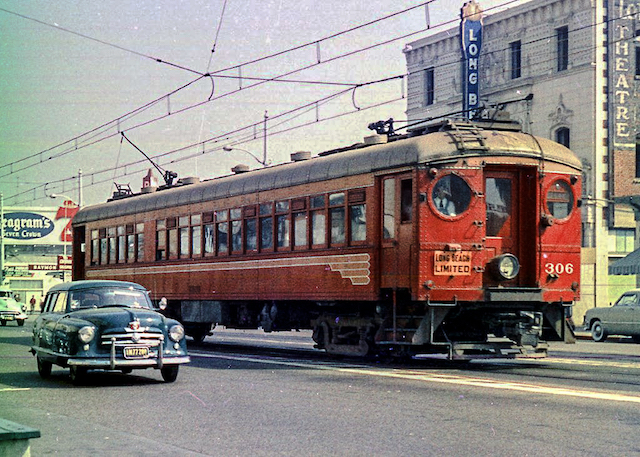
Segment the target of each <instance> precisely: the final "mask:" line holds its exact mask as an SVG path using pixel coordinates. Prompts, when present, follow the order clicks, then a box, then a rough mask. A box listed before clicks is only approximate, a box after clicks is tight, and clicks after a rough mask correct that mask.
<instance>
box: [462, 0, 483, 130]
mask: <svg viewBox="0 0 640 457" xmlns="http://www.w3.org/2000/svg"><path fill="white" fill-rule="evenodd" d="M460 19H461V22H460V38H461V42H462V43H461V45H462V94H463V97H464V98H463V100H462V109H463V110H464V112H465V113H466V116H467V117H468V118H469V119H471V118H473V117H474V116H475V114H476V109H477V108H478V106H479V102H480V99H479V97H480V90H479V81H478V59H479V57H480V48H481V47H482V9H481V8H480V5H478V2H477V1H476V0H471V1H469V2H467V3H465V4H464V5H463V6H462V8H461V9H460Z"/></svg>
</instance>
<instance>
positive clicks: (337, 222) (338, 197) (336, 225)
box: [329, 192, 345, 245]
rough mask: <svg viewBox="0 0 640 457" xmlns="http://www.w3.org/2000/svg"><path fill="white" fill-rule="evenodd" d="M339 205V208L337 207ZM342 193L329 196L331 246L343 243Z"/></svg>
mask: <svg viewBox="0 0 640 457" xmlns="http://www.w3.org/2000/svg"><path fill="white" fill-rule="evenodd" d="M337 205H340V206H337ZM344 219H345V210H344V192H340V193H337V194H330V195H329V223H330V225H331V232H330V236H331V238H330V243H331V245H336V244H343V243H344V241H345V223H344Z"/></svg>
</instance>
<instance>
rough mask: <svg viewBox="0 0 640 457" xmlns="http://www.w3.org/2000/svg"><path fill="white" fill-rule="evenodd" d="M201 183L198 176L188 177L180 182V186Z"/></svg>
mask: <svg viewBox="0 0 640 457" xmlns="http://www.w3.org/2000/svg"><path fill="white" fill-rule="evenodd" d="M199 182H200V178H198V177H197V176H187V177H185V178H180V179H179V180H178V184H179V185H182V186H186V185H188V184H197V183H199Z"/></svg>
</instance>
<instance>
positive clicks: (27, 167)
mask: <svg viewBox="0 0 640 457" xmlns="http://www.w3.org/2000/svg"><path fill="white" fill-rule="evenodd" d="M433 1H435V0H429V1H427V2H423V3H421V4H419V5H416V6H413V7H410V8H407V9H405V10H402V11H399V12H396V13H392V14H389V15H387V16H384V17H382V18H378V19H376V20H373V21H369V22H367V23H365V24H361V25H359V26H355V27H352V28H350V29H347V30H344V31H342V32H338V33H335V34H333V35H329V36H327V37H325V38H322V39H320V40H315V41H312V42H308V43H305V44H303V45H299V46H296V47H293V48H289V49H287V50H285V51H281V52H278V53H274V54H270V55H268V56H265V57H261V58H258V59H254V60H251V61H248V62H245V63H242V64H239V65H235V66H231V67H227V68H224V69H221V70H218V71H216V72H215V73H214V74H203V75H201V76H200V77H199V78H196V79H195V80H193V81H191V82H189V83H187V84H185V85H183V86H181V87H180V88H178V89H175V90H174V91H172V92H170V93H168V94H165V95H163V96H161V97H158V98H156V99H155V100H154V101H152V102H149V103H148V104H146V105H143V107H148V106H152V105H155V104H156V103H158V102H159V101H161V100H164V99H165V98H167V97H169V96H170V95H173V94H175V93H177V92H178V91H180V90H182V89H184V88H186V87H187V86H189V85H191V84H193V83H194V82H196V81H198V80H200V79H202V78H203V77H208V76H216V77H225V78H238V77H239V76H227V75H218V73H222V72H225V71H228V70H231V69H237V68H240V67H243V66H247V65H251V64H253V63H256V62H260V61H263V60H266V59H269V58H273V57H276V56H279V55H282V54H285V53H287V52H292V51H295V50H298V49H301V48H304V47H307V46H310V45H312V44H316V43H319V42H321V41H326V40H329V39H332V38H335V37H337V36H340V35H343V34H346V33H349V32H352V31H354V30H357V29H359V28H362V27H366V26H369V25H372V24H375V23H378V22H380V21H383V20H385V19H388V18H391V17H394V16H397V15H399V14H403V13H405V12H408V11H411V10H413V9H415V8H417V7H421V6H424V5H426V4H429V3H431V2H433ZM518 1H520V0H509V1H506V2H504V3H502V4H500V5H496V6H494V7H492V8H488V9H487V10H486V11H490V10H493V9H497V8H502V7H505V6H508V5H509V4H512V3H515V2H518ZM0 11H3V9H2V8H0ZM457 20H458V19H455V20H450V21H446V22H443V23H441V24H438V25H436V26H428V27H427V28H424V29H421V30H418V31H415V32H410V33H408V34H404V35H401V36H397V37H395V38H391V39H388V40H385V41H382V42H379V43H376V44H374V45H371V46H367V47H364V48H360V49H357V50H354V51H351V52H347V53H344V54H340V55H338V56H335V57H333V58H330V59H326V60H323V61H321V62H316V63H313V64H310V65H307V66H304V67H301V68H298V69H296V70H293V71H290V72H287V73H284V74H281V75H278V76H275V77H272V78H256V79H258V80H259V82H257V83H255V84H252V85H250V86H246V87H244V88H241V89H239V90H235V91H231V92H229V93H227V94H223V95H222V96H218V97H215V98H213V97H211V96H210V97H209V98H208V99H207V100H206V101H204V102H200V103H196V104H193V105H190V106H188V107H186V108H184V109H181V110H178V111H174V112H172V113H170V114H167V115H163V116H159V117H156V118H154V119H152V120H151V121H147V122H143V123H140V124H137V125H135V126H133V127H129V128H128V129H127V130H131V129H133V128H139V127H143V126H146V125H149V124H151V123H153V122H157V121H159V120H162V119H165V118H166V117H168V116H170V115H176V114H180V113H183V112H186V111H188V110H190V109H193V108H197V107H200V106H202V105H203V104H205V103H208V102H211V101H215V100H218V99H220V98H222V97H226V96H228V95H233V94H236V93H238V92H240V90H246V89H250V88H253V87H256V86H259V85H262V84H265V83H267V82H276V81H280V80H282V78H285V77H287V76H290V75H292V74H295V73H299V72H301V71H304V70H308V69H310V68H313V67H315V66H317V65H321V64H326V63H329V62H333V61H335V60H338V59H342V58H346V57H350V56H353V55H356V54H358V53H361V52H365V51H368V50H371V49H374V48H376V47H379V46H383V45H386V44H389V43H392V42H394V41H398V40H401V39H405V38H408V37H410V36H413V35H416V34H418V33H423V32H425V31H427V30H432V29H434V28H438V27H443V26H445V25H449V24H451V23H452V22H456V21H457ZM242 78H243V79H249V78H246V77H242ZM296 82H297V81H296ZM315 83H317V84H322V82H319V81H316V82H315ZM139 109H142V107H141V108H139ZM139 109H138V108H137V109H135V110H132V111H130V112H129V113H128V114H127V115H126V116H129V117H130V116H131V115H133V114H134V113H136V112H137V111H138V110H139ZM123 118H124V116H120V117H118V118H116V119H114V120H111V121H109V122H107V123H105V124H103V125H102V126H109V125H111V124H113V123H115V122H120V121H121V120H122V119H123ZM99 128H100V127H99ZM95 130H96V129H93V130H92V131H90V132H93V131H95ZM118 134H119V133H114V134H111V135H107V136H106V137H104V138H103V140H106V139H109V138H112V137H114V136H116V135H118ZM84 135H85V134H82V135H79V136H76V137H74V138H72V139H71V140H68V141H66V142H63V143H60V144H59V145H58V146H61V145H65V144H68V143H70V142H73V141H76V142H77V140H78V139H79V138H81V137H83V136H84ZM96 143H97V142H96V141H94V142H90V143H88V144H85V145H83V146H77V145H76V146H75V147H73V146H72V147H70V148H69V149H67V150H65V151H62V152H61V153H58V154H57V155H55V156H52V157H49V158H47V159H46V160H50V159H51V158H54V157H55V158H57V157H61V156H64V155H67V154H69V153H71V152H74V151H75V150H77V149H81V148H82V147H87V146H91V145H94V144H96ZM58 146H54V147H52V148H49V149H48V150H46V151H50V150H52V149H54V148H56V147H58ZM43 152H44V151H41V152H39V153H36V154H33V155H31V156H29V157H26V158H23V159H20V160H19V161H15V162H12V163H9V164H5V165H0V169H2V168H5V167H11V168H12V167H13V165H14V164H15V163H18V162H22V161H26V160H28V159H30V158H33V157H38V156H41V154H43ZM40 162H43V160H40ZM36 165H39V163H34V164H31V165H28V166H25V167H22V168H20V169H18V170H13V169H12V170H11V171H10V172H9V173H7V174H4V175H0V178H2V177H5V176H10V175H12V174H14V173H16V172H19V171H24V170H26V169H29V168H32V167H34V166H36Z"/></svg>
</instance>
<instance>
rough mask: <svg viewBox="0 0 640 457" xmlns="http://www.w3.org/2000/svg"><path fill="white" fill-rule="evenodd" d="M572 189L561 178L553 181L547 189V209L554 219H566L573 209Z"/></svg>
mask: <svg viewBox="0 0 640 457" xmlns="http://www.w3.org/2000/svg"><path fill="white" fill-rule="evenodd" d="M573 203H574V200H573V191H572V190H571V186H570V185H569V183H567V182H566V181H564V180H562V179H558V180H557V181H555V182H554V183H553V184H552V185H551V187H550V188H549V190H548V191H547V211H549V214H551V215H552V216H553V217H554V218H556V219H566V218H567V217H569V215H570V214H571V211H572V210H573Z"/></svg>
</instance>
